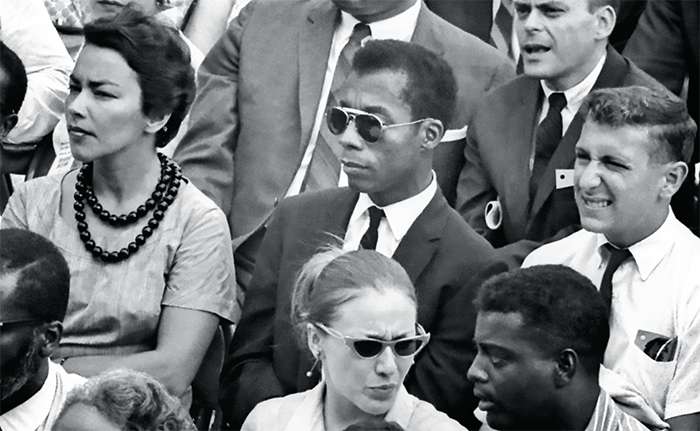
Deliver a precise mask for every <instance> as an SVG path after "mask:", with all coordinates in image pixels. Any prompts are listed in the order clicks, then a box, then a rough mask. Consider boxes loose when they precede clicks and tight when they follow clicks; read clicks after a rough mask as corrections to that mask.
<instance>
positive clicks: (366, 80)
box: [339, 70, 408, 109]
mask: <svg viewBox="0 0 700 431" xmlns="http://www.w3.org/2000/svg"><path fill="white" fill-rule="evenodd" d="M407 81H408V79H407V77H406V74H405V73H403V72H400V71H394V70H383V71H379V72H376V73H369V74H362V75H359V74H357V73H355V72H352V73H351V74H350V76H349V77H348V79H347V81H346V83H345V85H344V86H343V88H342V89H341V90H340V92H339V95H340V97H339V101H340V102H342V103H341V104H344V105H346V106H349V107H352V108H356V109H363V106H361V105H365V107H367V106H371V105H375V104H376V105H386V104H389V103H392V104H400V105H404V106H406V107H408V103H406V102H405V101H404V100H403V97H402V96H403V93H404V90H405V88H406V84H407ZM353 104H356V105H358V106H353Z"/></svg>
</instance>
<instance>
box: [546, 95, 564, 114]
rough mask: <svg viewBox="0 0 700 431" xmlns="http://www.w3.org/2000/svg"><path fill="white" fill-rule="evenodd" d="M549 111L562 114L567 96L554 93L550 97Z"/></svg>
mask: <svg viewBox="0 0 700 431" xmlns="http://www.w3.org/2000/svg"><path fill="white" fill-rule="evenodd" d="M548 100H549V110H550V111H552V112H557V113H559V112H561V111H562V110H563V109H564V108H565V107H566V96H565V95H564V93H552V94H550V95H549V98H548Z"/></svg>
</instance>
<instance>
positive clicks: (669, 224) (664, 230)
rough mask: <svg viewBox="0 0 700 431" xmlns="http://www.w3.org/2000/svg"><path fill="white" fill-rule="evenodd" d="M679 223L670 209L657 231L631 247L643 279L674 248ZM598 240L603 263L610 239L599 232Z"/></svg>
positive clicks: (644, 279)
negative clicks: (606, 245) (606, 246)
mask: <svg viewBox="0 0 700 431" xmlns="http://www.w3.org/2000/svg"><path fill="white" fill-rule="evenodd" d="M677 223H678V221H677V219H676V216H675V215H674V214H673V211H672V210H671V209H669V211H668V215H667V216H666V220H665V221H664V223H663V224H662V225H661V227H659V228H658V229H657V230H656V232H654V233H652V234H651V235H649V236H648V237H646V238H644V239H643V240H641V241H639V242H637V243H636V244H633V245H631V246H630V247H629V251H630V253H632V257H633V258H634V262H635V263H636V264H637V268H638V269H639V275H640V276H641V278H642V280H643V281H646V279H647V278H649V276H650V275H651V273H652V271H654V269H655V268H656V267H657V266H658V265H659V263H661V260H663V258H664V256H666V255H667V254H668V253H669V252H670V251H671V248H673V244H674V243H675V242H676V238H677V237H678V230H677V229H676V224H677ZM597 242H598V255H599V257H600V259H601V261H600V264H602V262H603V256H604V254H603V253H606V254H609V252H607V251H605V252H603V249H605V247H604V245H605V244H607V243H608V240H607V239H606V238H605V235H603V234H598V235H597Z"/></svg>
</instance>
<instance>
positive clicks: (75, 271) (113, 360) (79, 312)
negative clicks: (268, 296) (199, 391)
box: [2, 7, 235, 396]
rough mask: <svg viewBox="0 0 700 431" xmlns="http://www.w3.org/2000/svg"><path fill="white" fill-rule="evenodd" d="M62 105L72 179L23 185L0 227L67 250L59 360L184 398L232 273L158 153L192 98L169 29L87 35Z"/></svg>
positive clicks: (196, 207)
mask: <svg viewBox="0 0 700 431" xmlns="http://www.w3.org/2000/svg"><path fill="white" fill-rule="evenodd" d="M85 39H86V44H85V47H84V48H83V49H82V51H81V53H80V56H79V57H78V61H77V63H76V67H75V70H74V71H73V74H72V75H71V86H70V95H69V96H68V99H67V100H66V110H67V119H68V130H69V133H70V143H71V151H72V153H73V155H74V156H75V158H76V160H79V161H81V162H83V166H82V168H81V169H79V170H71V171H69V172H68V173H66V174H62V175H54V176H47V177H43V178H38V179H36V180H32V181H29V182H26V183H23V184H22V185H21V187H18V188H17V190H16V191H15V193H14V194H13V195H12V196H11V198H10V202H9V203H8V206H7V208H6V211H5V214H4V217H3V220H2V223H3V224H2V225H3V227H5V226H9V227H21V228H25V229H29V230H32V231H34V232H37V233H40V234H42V235H45V236H46V237H48V238H50V239H52V240H53V241H54V243H56V245H57V246H58V247H59V249H61V250H62V251H63V252H64V255H65V256H66V257H67V261H68V265H69V267H70V270H71V281H72V286H71V287H72V289H71V300H70V302H69V305H68V312H67V315H66V319H65V325H64V326H65V330H64V339H63V341H62V343H61V346H60V347H59V349H58V350H57V351H56V352H55V353H54V357H55V358H61V359H62V360H63V365H64V367H65V368H66V369H68V370H70V371H72V372H76V373H78V374H81V375H84V376H92V375H95V374H98V373H100V372H102V371H105V370H108V369H112V368H115V367H119V368H133V369H137V370H141V371H145V372H148V373H150V374H152V375H153V376H155V377H157V378H158V379H159V380H161V381H162V382H163V384H165V385H166V387H168V389H169V390H170V391H171V392H172V393H173V394H175V395H177V396H181V395H183V394H185V393H186V392H188V389H189V387H190V384H191V382H192V380H193V378H194V376H195V373H196V372H197V370H198V368H199V366H200V364H201V363H202V360H203V358H204V356H205V352H206V351H207V348H208V347H209V345H210V343H211V340H212V338H213V337H214V334H215V333H216V331H217V327H218V326H219V324H220V322H222V321H223V322H228V321H230V319H231V318H232V315H231V311H232V309H233V304H234V301H235V298H234V291H233V286H234V285H235V277H234V272H233V271H234V270H233V258H232V253H231V246H230V237H229V234H228V227H227V225H226V220H225V217H224V215H223V214H222V212H221V210H219V208H217V207H216V205H214V203H212V202H211V201H210V200H209V199H208V198H206V197H205V196H204V195H203V194H202V193H201V192H200V191H199V190H197V189H196V187H194V186H193V185H192V184H190V183H189V182H188V181H187V180H186V179H184V178H182V175H181V173H180V169H179V167H178V166H177V165H176V164H175V163H174V162H172V161H171V160H169V159H168V158H167V157H165V156H162V155H158V153H157V151H156V150H157V148H158V147H161V146H163V145H165V144H166V143H167V142H168V141H169V140H170V139H171V138H172V137H173V136H174V135H175V134H176V133H177V131H178V128H179V126H180V122H181V121H182V119H183V118H184V116H185V114H186V113H187V109H188V107H189V105H190V103H191V101H192V98H193V97H194V91H195V84H194V71H193V70H192V67H191V65H190V57H189V53H188V51H187V47H186V46H185V45H184V42H182V39H181V38H180V37H179V35H178V33H177V31H176V30H174V29H172V28H171V27H168V26H166V25H163V24H162V23H160V22H159V21H157V20H156V19H155V18H153V17H149V16H146V15H145V14H143V13H142V12H140V11H138V10H136V9H135V8H132V7H126V8H124V9H123V10H122V11H120V12H119V13H118V14H117V15H116V16H115V17H113V18H102V19H98V20H96V21H93V22H92V23H89V24H87V25H86V26H85Z"/></svg>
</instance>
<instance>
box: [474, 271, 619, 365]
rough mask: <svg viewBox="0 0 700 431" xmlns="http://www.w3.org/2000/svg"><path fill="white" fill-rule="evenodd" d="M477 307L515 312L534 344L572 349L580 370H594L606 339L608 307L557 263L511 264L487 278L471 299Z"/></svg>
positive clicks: (579, 278)
mask: <svg viewBox="0 0 700 431" xmlns="http://www.w3.org/2000/svg"><path fill="white" fill-rule="evenodd" d="M474 303H475V305H476V308H477V310H478V311H479V312H496V313H505V314H508V313H519V314H520V315H521V316H522V320H523V324H524V326H525V327H526V328H527V329H528V330H531V331H533V333H535V334H537V337H536V338H537V339H538V340H540V341H539V347H540V348H541V349H542V350H543V351H545V352H547V353H552V354H555V353H557V352H560V351H562V350H564V349H567V348H569V349H573V350H574V351H575V352H576V353H577V355H578V356H579V358H580V359H581V362H582V365H583V368H584V370H586V371H587V373H588V374H589V375H591V376H596V377H597V375H598V369H599V365H600V363H601V362H602V361H603V356H604V354H605V348H606V347H607V344H608V338H609V335H610V329H609V326H608V311H607V309H606V307H605V304H604V302H603V299H602V298H601V296H600V294H599V293H598V290H597V289H596V287H595V286H594V285H593V283H592V282H591V281H590V280H589V279H588V278H586V277H584V276H583V275H581V274H579V273H578V272H576V271H574V270H573V269H571V268H569V267H566V266H562V265H541V266H533V267H529V268H521V269H514V270H511V271H509V272H506V273H503V274H499V275H497V276H495V277H492V278H490V279H489V280H487V281H486V282H485V283H484V284H483V285H482V286H481V288H480V289H479V293H478V295H477V298H476V300H475V301H474Z"/></svg>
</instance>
